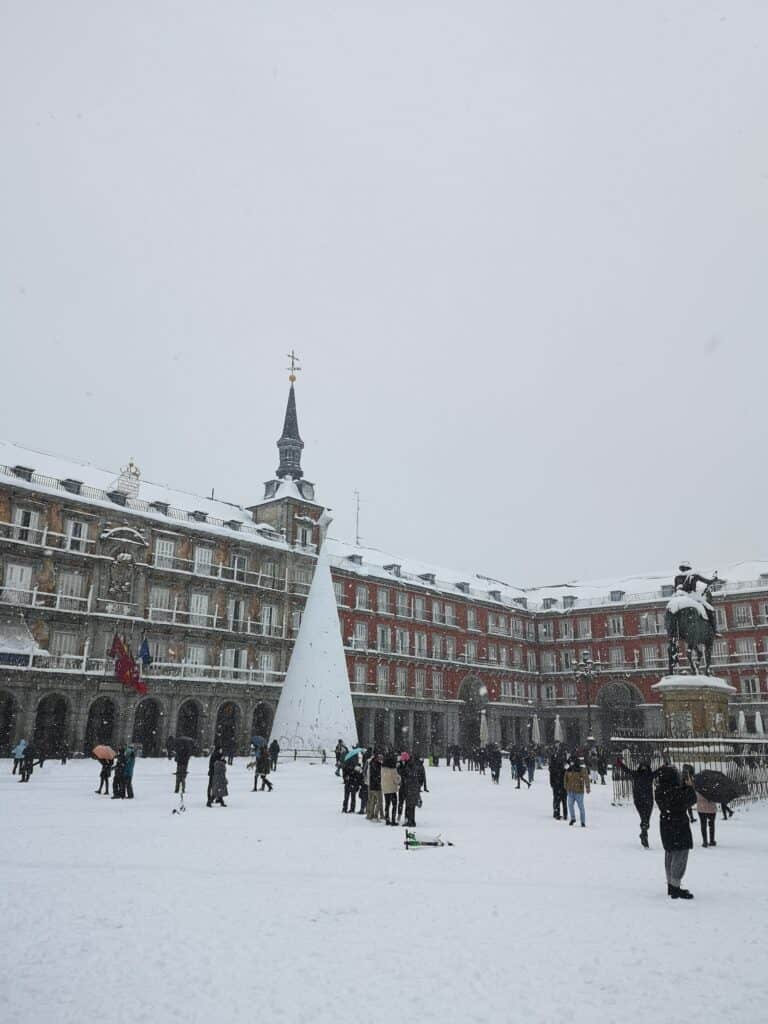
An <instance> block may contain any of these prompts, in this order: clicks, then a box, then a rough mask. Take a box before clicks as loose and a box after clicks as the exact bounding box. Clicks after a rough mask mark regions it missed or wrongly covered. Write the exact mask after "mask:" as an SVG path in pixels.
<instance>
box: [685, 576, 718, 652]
mask: <svg viewBox="0 0 768 1024" xmlns="http://www.w3.org/2000/svg"><path fill="white" fill-rule="evenodd" d="M678 569H679V571H678V573H677V575H676V576H675V592H676V593H678V594H679V593H680V592H681V591H682V592H683V593H684V594H696V595H698V593H699V591H698V586H697V585H698V584H699V583H703V584H704V586H705V587H711V586H712V584H713V583H715V582H716V580H717V573H715V575H714V576H713V577H712V579H711V580H710V579H707V577H706V576H701V575H700V574H699V573H697V572H694V571H693V569H692V568H691V563H690V562H681V563H680V565H679V567H678ZM702 604H703V605H704V610H705V611H706V613H707V618H708V619H709V624H710V626H711V627H712V632H713V633H714V634H715V635H717V622H716V621H715V610H714V608H713V607H712V606H711V605H710V604H709V602H708V601H707V602H705V601H703V602H702Z"/></svg>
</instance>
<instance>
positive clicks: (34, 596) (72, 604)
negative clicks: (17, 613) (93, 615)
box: [0, 586, 88, 612]
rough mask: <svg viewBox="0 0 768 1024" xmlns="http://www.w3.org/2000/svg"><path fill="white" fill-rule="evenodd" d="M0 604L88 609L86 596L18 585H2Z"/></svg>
mask: <svg viewBox="0 0 768 1024" xmlns="http://www.w3.org/2000/svg"><path fill="white" fill-rule="evenodd" d="M0 604H9V605H16V606H19V607H24V608H51V609H55V610H57V611H62V612H84V611H87V610H88V598H87V597H73V596H71V595H69V594H57V593H55V592H53V591H47V590H40V589H39V588H38V587H34V588H33V589H32V590H24V589H22V588H19V587H8V586H6V587H3V589H2V590H0Z"/></svg>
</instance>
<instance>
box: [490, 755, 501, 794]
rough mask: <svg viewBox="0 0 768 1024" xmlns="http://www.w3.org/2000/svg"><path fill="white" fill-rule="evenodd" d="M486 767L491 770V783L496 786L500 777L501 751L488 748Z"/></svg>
mask: <svg viewBox="0 0 768 1024" xmlns="http://www.w3.org/2000/svg"><path fill="white" fill-rule="evenodd" d="M487 757H488V766H489V768H490V769H491V781H492V782H495V783H496V785H497V786H498V784H499V776H500V775H501V751H500V750H499V748H498V747H489V748H488V751H487Z"/></svg>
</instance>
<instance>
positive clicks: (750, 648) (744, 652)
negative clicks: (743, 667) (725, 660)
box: [736, 637, 757, 661]
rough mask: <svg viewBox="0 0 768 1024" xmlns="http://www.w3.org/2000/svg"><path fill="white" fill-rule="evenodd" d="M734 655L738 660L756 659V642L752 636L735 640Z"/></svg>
mask: <svg viewBox="0 0 768 1024" xmlns="http://www.w3.org/2000/svg"><path fill="white" fill-rule="evenodd" d="M736 657H737V658H738V659H739V661H757V644H756V642H755V641H754V640H753V639H752V637H742V638H741V639H740V640H737V641H736Z"/></svg>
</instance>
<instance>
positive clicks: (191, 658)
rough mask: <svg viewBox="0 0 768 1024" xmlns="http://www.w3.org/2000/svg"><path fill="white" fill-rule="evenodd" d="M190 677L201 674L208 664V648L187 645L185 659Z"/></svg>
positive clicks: (201, 645)
mask: <svg viewBox="0 0 768 1024" xmlns="http://www.w3.org/2000/svg"><path fill="white" fill-rule="evenodd" d="M185 661H186V663H187V666H188V669H190V670H191V671H190V675H196V674H200V675H202V674H203V673H202V671H200V670H201V669H203V668H204V667H205V666H206V665H207V664H208V648H207V647H205V646H204V645H203V644H187V656H186V659H185Z"/></svg>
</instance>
